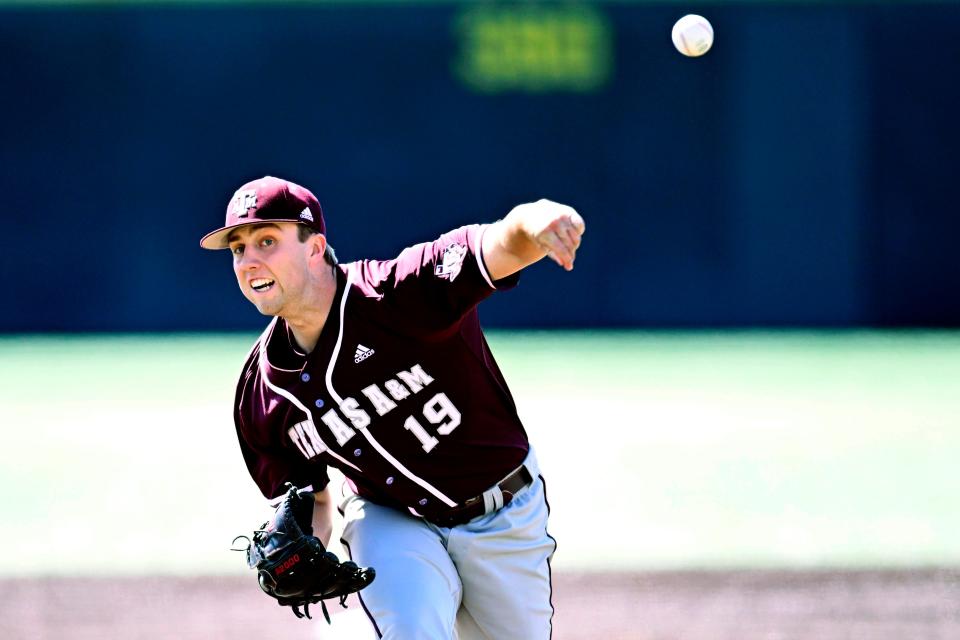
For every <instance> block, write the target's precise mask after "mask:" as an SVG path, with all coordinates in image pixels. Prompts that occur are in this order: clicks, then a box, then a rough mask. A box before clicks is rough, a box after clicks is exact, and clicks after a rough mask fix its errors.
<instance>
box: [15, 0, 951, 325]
mask: <svg viewBox="0 0 960 640" xmlns="http://www.w3.org/2000/svg"><path fill="white" fill-rule="evenodd" d="M690 11H695V12H699V13H703V14H704V15H707V16H708V17H709V18H710V19H711V21H712V22H713V25H714V27H715V29H716V33H717V40H716V44H715V46H714V48H713V50H712V51H710V53H709V54H707V55H706V56H704V57H703V58H700V59H696V60H694V59H686V58H684V57H682V56H680V55H679V54H678V53H677V52H676V51H674V49H673V48H672V46H671V44H670V40H669V33H670V27H671V25H672V24H673V22H674V21H675V20H676V19H677V18H678V17H679V15H681V13H686V12H690ZM484 12H487V13H484ZM510 20H513V21H514V22H517V21H519V22H520V23H522V24H526V23H527V22H531V21H532V23H534V24H540V25H541V27H542V29H541V30H540V31H538V32H537V33H538V34H539V35H535V36H529V34H528V35H526V36H524V35H523V33H522V28H521V29H520V30H519V31H518V30H517V29H513V31H511V27H510V24H511V23H510ZM524 21H527V22H524ZM551 21H552V22H551ZM558 21H559V22H558ZM564 21H567V22H570V21H572V22H570V24H566V23H564ZM478 24H479V25H481V26H480V27H478ZM558 24H559V25H560V26H559V27H558V26H557V25H558ZM571 24H572V25H573V26H571ZM484 25H485V26H484ZM491 25H493V26H491ZM497 25H499V26H497ZM504 25H506V26H504ZM551 25H552V26H551ZM578 25H579V26H578ZM584 25H586V26H584ZM514 26H516V25H514ZM478 29H479V31H478ZM484 29H486V31H484ZM498 29H499V31H498ZM564 29H568V30H569V29H573V35H571V34H570V33H568V32H567V31H564ZM577 29H580V31H577ZM491 34H492V35H491ZM958 34H960V6H958V5H956V4H954V3H934V4H923V3H910V4H906V5H904V4H892V3H890V4H887V3H883V4H875V5H870V4H860V3H857V4H847V5H840V4H830V3H813V4H806V3H799V4H790V3H786V4H783V3H781V4H759V3H758V4H752V3H738V4H731V5H718V4H715V3H710V4H705V5H691V6H687V5H684V6H682V7H681V6H680V5H678V4H663V5H658V4H631V3H624V2H615V3H609V4H606V3H596V4H589V5H578V4H571V3H564V4H549V3H525V4H523V5H506V4H495V3H482V4H470V3H467V4H456V3H439V4H432V3H425V4H415V5H392V4H389V3H385V4H376V3H374V4H362V5H335V4H333V5H331V4H296V5H286V6H269V5H258V4H245V5H233V6H225V5H224V6H221V5H191V6H185V5H152V6H142V7H131V6H124V7H105V6H101V5H91V6H82V7H73V8H65V7H56V6H47V7H40V8H38V7H30V8H16V7H11V6H6V7H5V8H0V90H2V100H0V110H2V119H0V122H2V125H0V126H2V139H0V164H2V172H0V189H2V197H0V211H2V214H0V215H2V217H3V221H4V227H3V231H4V232H3V235H2V237H3V238H4V242H3V249H2V251H0V256H2V257H0V263H2V265H3V269H2V270H3V276H4V278H5V280H6V282H5V287H4V288H5V290H6V295H5V296H4V300H5V302H4V304H3V312H2V313H0V331H3V332H19V331H128V330H129V331H152V330H162V331H166V330H225V329H231V330H232V329H253V328H256V327H259V326H261V325H262V324H263V319H262V318H261V317H260V316H258V314H257V313H256V311H255V310H254V309H252V307H250V306H249V305H248V304H247V303H246V301H245V300H243V298H242V297H241V295H240V293H239V291H238V290H237V287H236V284H235V283H234V280H233V276H232V272H231V268H230V257H229V255H227V254H226V253H224V252H217V253H213V252H204V251H201V250H200V249H199V248H198V245H197V242H198V239H199V237H200V236H201V235H202V234H203V233H204V232H205V231H207V230H208V229H211V228H213V227H215V226H217V225H218V224H219V223H220V222H221V220H222V216H223V212H224V208H225V204H226V201H227V199H228V198H229V196H230V195H231V193H232V191H233V190H234V189H235V188H236V187H237V186H239V185H240V184H241V183H242V182H245V181H247V180H249V179H252V178H255V177H259V176H262V175H265V174H272V175H280V176H284V177H287V178H290V179H292V180H295V181H298V182H300V183H302V184H304V185H306V186H308V187H310V188H311V189H312V190H314V192H315V193H316V194H317V195H318V196H319V198H320V200H321V202H322V204H323V206H324V208H325V210H326V213H327V219H328V227H329V238H330V241H331V244H332V245H333V246H334V247H335V248H336V249H337V251H338V253H339V254H340V257H341V259H344V260H351V259H356V258H360V257H390V256H392V255H394V254H395V253H396V252H397V251H399V250H400V249H401V248H402V247H404V246H405V245H407V244H410V243H413V242H416V241H420V240H425V239H430V238H432V237H434V236H436V235H437V234H439V233H440V232H442V231H444V230H445V229H448V228H451V227H453V226H456V225H460V224H463V223H466V222H472V221H490V220H493V219H495V218H497V217H499V216H501V215H503V214H504V213H505V212H506V211H508V210H509V208H510V207H511V206H512V205H513V204H515V203H519V202H523V201H528V200H531V199H536V198H539V197H549V198H551V199H555V200H559V201H562V202H567V203H569V204H571V205H573V206H575V207H577V208H578V209H579V210H580V211H581V212H582V213H583V214H584V217H585V218H586V219H587V222H588V233H587V236H586V240H585V243H584V245H583V247H582V251H581V254H580V256H579V257H578V260H577V265H576V270H575V271H574V272H573V273H569V274H567V273H564V272H562V271H561V270H560V269H559V268H557V267H555V266H554V265H552V264H547V263H543V264H540V265H537V266H535V267H533V268H532V269H530V270H529V271H528V272H527V273H526V274H525V275H524V278H523V280H522V282H521V286H520V287H519V288H517V289H516V290H513V291H511V292H508V293H504V294H502V295H498V296H494V297H493V298H492V299H491V300H489V301H488V302H486V303H484V310H483V311H482V315H483V317H484V320H485V322H486V324H487V325H493V326H549V327H569V326H639V327H730V326H813V327H821V326H827V327H845V326H960V295H958V292H960V269H958V265H957V257H956V256H957V250H956V246H957V242H958V239H960V216H958V211H957V198H956V196H955V193H956V189H957V187H956V183H954V182H953V181H954V180H955V179H956V174H957V172H958V171H957V167H958V163H957V160H956V150H957V149H958V148H960V124H958V122H957V116H956V113H957V105H958V104H960V83H958V82H956V78H957V74H958V69H960V38H958V37H957V36H958ZM530 37H533V38H534V39H533V40H532V41H531V40H530ZM484 38H486V39H487V40H484ZM516 38H520V39H521V40H523V39H524V38H527V40H526V41H524V42H520V43H519V44H518V43H517V42H514V41H513V40H511V39H514V40H515V39H516ZM537 38H541V40H542V41H541V40H537ZM584 39H586V41H588V42H587V44H586V45H584V44H583V42H584ZM558 41H559V43H560V44H559V45H558V44H557V42H558ZM571 43H572V44H571ZM556 46H560V47H561V48H562V47H566V46H573V47H585V49H583V50H582V51H580V52H579V53H576V52H575V54H576V55H574V57H573V58H569V57H568V58H563V56H564V55H566V54H565V53H564V51H560V53H557V52H556V51H554V52H553V54H550V55H554V54H556V55H554V57H553V58H551V57H550V55H546V54H544V53H543V52H544V51H545V50H552V49H550V47H554V48H556ZM478 47H479V50H478V49H477V48H478ZM518 47H519V48H518ZM484 48H486V49H484ZM568 53H569V52H568ZM545 55H546V58H544V56H545ZM577 55H579V56H581V58H583V57H585V58H586V62H584V60H583V59H580V58H577V57H576V56H577ZM484 56H487V57H486V58H484ZM491 56H492V57H491ZM498 56H499V57H498ZM524 56H526V57H524ZM531 56H532V58H533V59H535V60H534V62H533V63H530V60H529V59H530V58H531ZM556 56H560V59H559V62H557V59H555V58H556ZM491 60H493V62H491ZM537 60H539V62H537ZM531 65H532V66H531ZM578 65H579V66H578ZM584 65H585V66H584ZM555 67H556V68H555ZM477 69H480V71H477ZM504 69H506V71H505V70H504ZM951 176H953V177H951ZM951 184H952V185H954V186H951Z"/></svg>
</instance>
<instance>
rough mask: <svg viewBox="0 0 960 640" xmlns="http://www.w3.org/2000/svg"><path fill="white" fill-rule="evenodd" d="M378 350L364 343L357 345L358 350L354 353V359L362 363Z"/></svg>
mask: <svg viewBox="0 0 960 640" xmlns="http://www.w3.org/2000/svg"><path fill="white" fill-rule="evenodd" d="M374 353H376V351H374V350H373V349H370V348H368V347H365V346H363V345H362V344H358V345H357V351H356V352H355V353H354V354H353V361H354V362H357V363H360V362H363V361H364V360H366V359H367V358H369V357H370V356H372V355H373V354H374Z"/></svg>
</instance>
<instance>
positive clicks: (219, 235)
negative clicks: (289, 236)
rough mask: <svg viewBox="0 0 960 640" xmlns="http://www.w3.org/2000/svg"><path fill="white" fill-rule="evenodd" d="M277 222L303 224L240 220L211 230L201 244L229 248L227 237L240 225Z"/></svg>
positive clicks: (214, 247)
mask: <svg viewBox="0 0 960 640" xmlns="http://www.w3.org/2000/svg"><path fill="white" fill-rule="evenodd" d="M276 222H293V223H295V224H303V220H294V219H290V220H250V221H247V222H240V223H237V224H232V225H230V226H228V227H220V228H219V229H216V230H214V231H211V232H210V233H208V234H207V235H205V236H203V237H202V238H200V246H201V247H203V248H204V249H211V250H217V249H229V248H230V243H229V242H227V237H228V236H229V235H230V233H231V232H233V230H234V229H239V228H240V227H249V226H251V225H254V224H273V223H276Z"/></svg>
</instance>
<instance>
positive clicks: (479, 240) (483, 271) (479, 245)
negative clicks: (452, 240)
mask: <svg viewBox="0 0 960 640" xmlns="http://www.w3.org/2000/svg"><path fill="white" fill-rule="evenodd" d="M489 228H490V225H488V224H486V225H484V226H483V230H482V231H481V232H480V233H478V234H476V235H475V236H474V237H475V238H476V240H475V241H474V242H476V246H475V247H474V248H473V255H474V256H475V257H476V258H477V266H479V267H480V275H482V276H483V279H484V280H486V281H487V284H488V285H490V288H491V289H496V288H497V287H496V286H495V285H494V284H493V280H491V279H490V274H489V273H487V265H485V264H483V255H482V254H483V235H484V234H485V233H486V232H487V229H489Z"/></svg>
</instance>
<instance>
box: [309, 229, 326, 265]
mask: <svg viewBox="0 0 960 640" xmlns="http://www.w3.org/2000/svg"><path fill="white" fill-rule="evenodd" d="M326 250H327V236H325V235H323V234H322V233H315V234H313V235H311V236H310V259H311V260H313V259H314V258H320V259H321V260H322V259H323V254H324V252H325V251H326Z"/></svg>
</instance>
